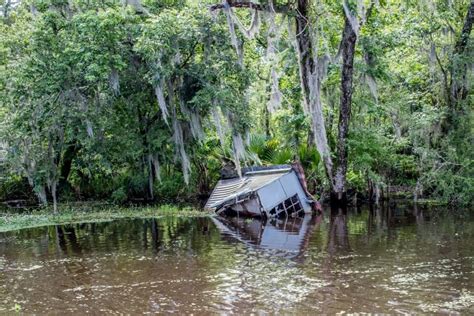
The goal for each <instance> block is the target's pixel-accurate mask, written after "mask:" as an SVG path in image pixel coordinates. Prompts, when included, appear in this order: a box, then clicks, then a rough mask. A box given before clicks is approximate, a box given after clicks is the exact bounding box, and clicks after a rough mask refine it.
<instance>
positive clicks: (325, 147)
mask: <svg viewBox="0 0 474 316" xmlns="http://www.w3.org/2000/svg"><path fill="white" fill-rule="evenodd" d="M309 5H310V1H309V0H298V9H297V14H295V19H296V42H297V50H298V51H297V53H298V59H299V64H300V67H299V68H300V80H301V88H302V92H303V101H304V104H305V106H306V109H307V110H308V111H309V112H310V115H311V122H312V126H311V127H312V131H310V134H309V135H308V141H313V140H314V143H316V148H317V150H318V153H319V155H320V156H321V159H322V161H323V162H324V168H325V171H326V176H327V178H328V180H329V184H330V187H331V189H332V188H333V180H332V159H331V153H330V150H329V144H328V141H327V135H326V126H325V125H324V116H323V111H322V105H321V100H320V94H321V91H320V90H321V78H320V74H319V73H318V69H316V68H317V67H316V64H317V60H314V57H317V56H315V55H316V54H314V52H313V47H314V46H313V44H314V43H313V42H312V38H311V33H310V31H311V26H310V25H309V21H310V17H309ZM308 145H309V144H308Z"/></svg>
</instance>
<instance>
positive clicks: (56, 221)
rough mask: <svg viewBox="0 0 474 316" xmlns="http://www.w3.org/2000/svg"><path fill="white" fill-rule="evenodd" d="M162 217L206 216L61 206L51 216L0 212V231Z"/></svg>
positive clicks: (165, 208) (188, 211)
mask: <svg viewBox="0 0 474 316" xmlns="http://www.w3.org/2000/svg"><path fill="white" fill-rule="evenodd" d="M162 216H180V217H202V216H209V213H207V212H204V211H200V210H198V209H196V208H193V207H190V206H176V205H168V204H166V205H159V206H128V207H123V206H114V205H103V206H100V205H79V206H77V205H74V206H71V205H62V206H61V207H59V211H58V212H57V213H56V214H54V213H53V212H52V210H50V209H49V208H41V209H33V210H25V211H19V212H15V213H13V212H10V211H3V212H0V232H6V231H11V230H17V229H22V228H31V227H39V226H47V225H62V224H71V223H85V222H101V221H110V220H114V219H120V218H131V217H134V218H147V217H162Z"/></svg>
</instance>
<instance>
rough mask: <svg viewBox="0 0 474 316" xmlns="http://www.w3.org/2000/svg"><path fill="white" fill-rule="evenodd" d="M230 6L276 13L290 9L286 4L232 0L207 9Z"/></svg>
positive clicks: (219, 8) (213, 9) (212, 9)
mask: <svg viewBox="0 0 474 316" xmlns="http://www.w3.org/2000/svg"><path fill="white" fill-rule="evenodd" d="M227 5H228V6H229V7H232V8H246V9H253V10H258V11H268V12H270V11H272V10H273V11H275V12H277V13H287V12H288V11H290V7H289V6H288V5H273V6H272V5H266V4H259V3H254V2H251V1H232V0H227V3H221V4H214V5H211V6H210V7H209V10H210V11H211V12H212V11H215V10H221V9H225V8H226V6H227Z"/></svg>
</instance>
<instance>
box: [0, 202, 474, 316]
mask: <svg viewBox="0 0 474 316" xmlns="http://www.w3.org/2000/svg"><path fill="white" fill-rule="evenodd" d="M334 215H335V216H330V215H329V214H326V215H325V216H321V217H312V218H311V217H306V218H304V219H294V220H291V221H288V222H283V221H280V222H268V223H266V224H265V225H264V224H263V223H261V222H258V221H251V220H245V221H222V220H218V219H215V218H213V219H211V218H172V217H170V218H159V219H130V220H117V221H112V222H106V223H95V224H90V223H89V224H77V225H67V226H58V227H54V226H53V227H43V228H35V229H25V230H20V231H15V232H10V233H3V234H0V313H5V312H8V311H10V310H12V309H13V308H14V306H15V305H16V304H18V305H17V306H21V311H22V312H25V313H27V314H30V313H37V314H45V313H53V312H54V313H56V314H65V313H66V314H84V313H86V312H89V313H93V314H101V313H104V312H105V313H132V314H136V313H156V312H158V313H170V312H176V313H193V314H206V313H236V314H242V313H245V314H248V313H253V312H255V313H259V312H269V313H277V312H278V313H285V312H286V313H299V314H309V313H311V314H315V313H331V314H332V313H339V312H352V313H355V312H357V313H358V312H371V313H381V312H384V313H405V312H406V313H425V314H426V313H428V314H430V313H461V314H466V315H467V314H471V315H472V314H474V216H473V215H474V214H473V212H468V211H457V212H455V214H453V213H452V212H447V211H445V210H442V209H440V210H431V211H428V210H421V209H416V210H413V208H403V207H394V208H391V209H372V210H369V209H368V208H363V209H359V210H352V211H349V212H348V214H347V215H344V214H342V213H339V214H334Z"/></svg>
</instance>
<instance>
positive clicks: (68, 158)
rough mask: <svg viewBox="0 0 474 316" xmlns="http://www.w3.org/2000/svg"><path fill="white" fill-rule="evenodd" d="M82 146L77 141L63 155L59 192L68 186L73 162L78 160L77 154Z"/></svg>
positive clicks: (69, 145) (68, 146) (70, 144)
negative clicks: (75, 159)
mask: <svg viewBox="0 0 474 316" xmlns="http://www.w3.org/2000/svg"><path fill="white" fill-rule="evenodd" d="M79 149H80V145H79V144H78V143H77V141H74V142H71V143H69V144H68V145H67V146H66V150H65V152H64V154H63V159H62V164H61V169H60V177H59V185H58V187H59V191H62V190H64V188H65V187H66V186H68V184H69V182H68V178H69V174H70V173H71V169H72V162H73V160H74V158H76V155H77V153H78V152H79Z"/></svg>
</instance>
